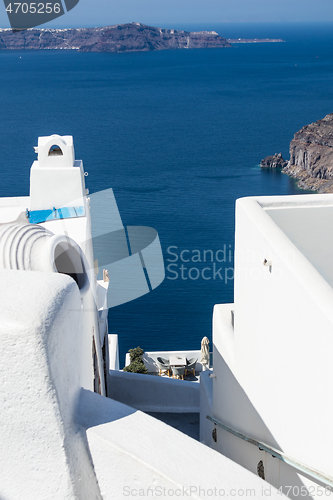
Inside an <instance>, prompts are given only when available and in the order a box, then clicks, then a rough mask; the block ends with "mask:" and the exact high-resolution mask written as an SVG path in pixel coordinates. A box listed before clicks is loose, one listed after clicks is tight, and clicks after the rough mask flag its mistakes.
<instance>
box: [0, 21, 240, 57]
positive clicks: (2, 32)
mask: <svg viewBox="0 0 333 500" xmlns="http://www.w3.org/2000/svg"><path fill="white" fill-rule="evenodd" d="M216 47H231V45H230V43H229V42H228V41H227V40H226V39H225V38H223V37H221V36H220V35H219V34H218V33H216V32H215V31H196V32H194V31H191V32H190V31H180V30H172V29H163V28H155V27H152V26H146V25H145V24H141V23H128V24H117V25H115V26H106V27H105V28H79V29H27V30H24V31H16V32H13V31H12V30H11V29H0V50H1V49H2V50H4V49H17V50H22V49H30V50H32V49H70V50H78V51H81V52H138V51H151V50H166V49H196V48H216Z"/></svg>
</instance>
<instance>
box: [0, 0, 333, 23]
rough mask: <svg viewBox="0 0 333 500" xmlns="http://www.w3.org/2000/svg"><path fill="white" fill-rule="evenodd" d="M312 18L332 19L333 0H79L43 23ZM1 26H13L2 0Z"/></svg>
mask: <svg viewBox="0 0 333 500" xmlns="http://www.w3.org/2000/svg"><path fill="white" fill-rule="evenodd" d="M14 1H15V0H14ZM16 1H17V0H16ZM39 1H41V0H39ZM59 1H60V0H59ZM313 21H314V22H322V21H330V22H333V0H316V1H314V0H80V1H79V4H78V5H77V6H76V7H75V8H74V9H73V10H72V11H70V12H68V13H67V14H65V15H64V16H62V17H59V18H58V19H56V20H54V21H52V22H50V23H48V24H47V25H46V24H45V25H43V26H42V27H53V28H55V27H59V28H63V27H73V28H74V27H76V28H77V27H95V26H107V25H112V24H120V23H127V22H140V23H144V24H148V25H152V26H159V27H164V26H165V27H171V26H172V25H173V24H174V25H175V26H176V25H177V27H178V28H179V25H181V24H182V23H184V25H185V24H190V23H206V24H209V23H214V24H217V23H224V22H284V23H285V22H313ZM0 26H1V27H2V28H7V27H10V25H9V23H8V19H7V14H6V11H5V6H4V4H3V2H1V4H0Z"/></svg>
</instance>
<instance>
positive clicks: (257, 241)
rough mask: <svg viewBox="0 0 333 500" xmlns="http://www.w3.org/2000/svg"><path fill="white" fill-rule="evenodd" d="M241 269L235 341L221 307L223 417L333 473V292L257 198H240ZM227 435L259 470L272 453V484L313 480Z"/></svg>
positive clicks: (224, 447) (229, 446)
mask: <svg viewBox="0 0 333 500" xmlns="http://www.w3.org/2000/svg"><path fill="white" fill-rule="evenodd" d="M299 198H302V203H306V202H315V203H317V204H318V203H319V205H320V201H321V200H323V199H324V200H325V201H324V202H323V203H324V204H328V203H331V204H332V197H330V199H328V198H327V197H326V198H325V195H324V198H321V197H318V196H316V197H311V195H310V197H303V196H302V197H295V198H293V199H292V200H290V197H289V199H288V201H290V203H292V202H294V203H295V204H296V205H299V204H300V201H299ZM268 200H270V202H271V206H272V205H274V203H276V204H278V203H279V202H280V201H283V200H281V198H277V199H273V200H272V199H268ZM268 200H267V199H266V200H262V203H266V202H267V201H268ZM289 209H290V210H291V209H292V204H291V208H289ZM286 217H288V209H286ZM332 222H333V221H332ZM318 224H319V225H320V218H318ZM322 230H323V231H327V230H328V228H327V227H324V226H323V227H322ZM331 234H332V236H333V233H331ZM309 237H311V235H309ZM331 244H332V250H333V237H331ZM318 250H319V251H320V249H318ZM264 259H267V260H268V261H271V262H272V267H271V269H270V268H269V267H268V266H264V265H263V261H264ZM235 268H236V279H235V304H234V310H235V317H234V338H232V334H231V333H230V331H231V322H230V321H229V318H228V317H227V316H226V315H224V316H223V317H221V311H220V310H219V308H218V307H217V308H215V311H214V322H215V326H214V373H215V374H216V379H214V380H213V384H214V389H213V393H214V401H213V405H214V416H215V417H216V418H218V419H220V420H221V421H222V422H224V423H225V424H227V425H230V426H231V427H233V428H235V429H237V430H239V431H242V432H244V433H246V434H249V435H250V436H252V437H254V438H257V439H260V440H262V441H264V442H266V443H268V444H270V445H272V446H274V447H276V448H278V449H281V450H282V451H284V452H285V453H286V454H288V455H291V456H292V457H294V458H296V459H299V460H301V461H302V462H304V463H306V464H308V465H310V466H312V467H313V468H316V469H318V470H319V471H322V472H324V473H326V474H328V475H331V476H333V465H332V464H333V462H332V460H331V450H332V447H333V437H332V433H331V432H330V428H331V420H332V412H333V404H332V401H331V398H330V396H329V394H330V387H331V381H332V380H333V363H332V352H333V335H332V332H333V308H332V304H333V290H332V288H331V287H330V286H329V285H328V284H327V282H326V281H325V280H324V279H323V278H322V277H321V276H320V275H319V273H318V272H317V270H316V269H315V268H314V267H313V266H312V265H311V264H310V263H309V262H308V261H307V260H306V259H305V257H304V256H303V255H302V254H301V252H300V251H299V250H298V249H297V248H296V247H295V246H294V245H293V244H292V243H291V242H290V240H289V239H288V238H287V237H286V236H285V235H284V233H283V232H282V231H281V229H279V228H278V226H277V225H276V224H275V223H274V222H273V221H272V219H271V218H270V217H269V215H268V214H267V213H265V211H264V210H263V209H262V208H261V207H260V205H259V204H258V202H257V201H256V200H254V199H242V200H238V201H237V212H236V247H235ZM232 307H233V306H230V308H232ZM217 316H219V318H218V321H217V322H216V320H217ZM232 345H233V347H232ZM217 434H218V436H217V437H218V440H217V443H216V444H214V447H215V448H216V449H218V450H219V451H222V452H223V453H225V454H226V455H227V456H229V457H231V458H233V459H235V460H237V461H238V462H239V463H241V464H243V465H244V466H246V467H247V468H249V469H250V470H252V471H253V472H256V467H257V463H258V461H259V460H263V461H264V462H265V463H266V468H265V469H266V470H265V473H266V479H267V480H269V481H270V482H271V483H272V484H274V485H276V486H280V484H284V485H286V484H287V485H288V484H290V482H292V484H295V485H299V486H302V485H303V484H307V480H305V479H300V478H299V477H298V475H297V474H296V473H295V471H293V470H292V469H290V468H289V467H287V466H285V465H283V464H281V463H280V462H279V461H278V460H277V459H272V458H271V457H266V453H265V452H260V451H259V450H258V449H256V448H255V447H253V446H252V445H249V444H247V443H244V442H243V441H240V440H239V439H238V438H236V437H233V436H231V435H230V434H228V433H226V431H224V430H222V429H218V433H217ZM296 497H297V495H296Z"/></svg>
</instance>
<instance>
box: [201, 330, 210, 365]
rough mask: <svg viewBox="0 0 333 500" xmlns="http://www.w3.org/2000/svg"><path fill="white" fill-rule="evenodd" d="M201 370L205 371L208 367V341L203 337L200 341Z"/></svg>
mask: <svg viewBox="0 0 333 500" xmlns="http://www.w3.org/2000/svg"><path fill="white" fill-rule="evenodd" d="M200 362H201V363H202V365H203V369H204V370H206V369H207V367H209V340H208V338H207V337H204V338H203V339H202V341H201V361H200Z"/></svg>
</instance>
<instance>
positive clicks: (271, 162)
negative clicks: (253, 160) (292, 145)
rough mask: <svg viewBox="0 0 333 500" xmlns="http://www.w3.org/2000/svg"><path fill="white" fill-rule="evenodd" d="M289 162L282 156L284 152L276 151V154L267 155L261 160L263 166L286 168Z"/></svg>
mask: <svg viewBox="0 0 333 500" xmlns="http://www.w3.org/2000/svg"><path fill="white" fill-rule="evenodd" d="M287 164H288V162H287V161H285V160H284V159H283V158H282V153H275V155H274V156H266V158H264V159H263V160H261V162H260V166H261V168H284V167H286V166H287Z"/></svg>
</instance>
